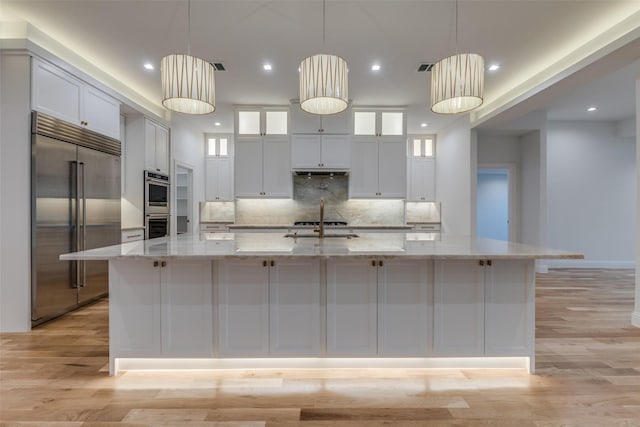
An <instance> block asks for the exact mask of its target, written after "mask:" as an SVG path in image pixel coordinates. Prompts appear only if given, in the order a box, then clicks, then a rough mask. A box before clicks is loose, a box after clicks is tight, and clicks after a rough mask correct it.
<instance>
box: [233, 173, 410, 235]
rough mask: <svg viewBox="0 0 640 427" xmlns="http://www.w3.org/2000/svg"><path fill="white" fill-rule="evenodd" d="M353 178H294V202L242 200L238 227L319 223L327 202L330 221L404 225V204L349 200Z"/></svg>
mask: <svg viewBox="0 0 640 427" xmlns="http://www.w3.org/2000/svg"><path fill="white" fill-rule="evenodd" d="M348 194H349V178H348V177H346V176H335V177H333V178H332V179H331V178H329V177H326V176H311V177H310V178H309V177H306V176H294V177H293V199H238V200H236V223H237V224H265V225H266V224H293V222H294V221H317V220H318V219H319V217H320V207H319V206H320V199H321V198H322V199H324V202H325V211H324V212H325V213H324V217H325V220H327V221H332V220H333V221H347V222H348V223H349V224H351V225H402V224H404V200H368V199H367V200H364V199H351V200H349V199H348Z"/></svg>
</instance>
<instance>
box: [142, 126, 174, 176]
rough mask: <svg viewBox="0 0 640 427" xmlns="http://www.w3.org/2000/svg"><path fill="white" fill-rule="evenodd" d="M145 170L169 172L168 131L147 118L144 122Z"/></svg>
mask: <svg viewBox="0 0 640 427" xmlns="http://www.w3.org/2000/svg"><path fill="white" fill-rule="evenodd" d="M144 147H145V159H144V166H145V169H146V170H151V171H155V172H159V173H162V174H165V175H168V174H169V131H168V130H167V128H165V127H164V126H161V125H159V124H157V123H155V122H153V121H151V120H149V119H145V123H144Z"/></svg>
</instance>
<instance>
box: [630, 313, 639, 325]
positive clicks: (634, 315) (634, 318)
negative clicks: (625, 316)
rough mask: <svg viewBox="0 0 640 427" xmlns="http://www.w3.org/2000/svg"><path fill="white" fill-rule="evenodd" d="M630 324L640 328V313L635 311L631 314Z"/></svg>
mask: <svg viewBox="0 0 640 427" xmlns="http://www.w3.org/2000/svg"><path fill="white" fill-rule="evenodd" d="M631 324H632V325H633V326H635V327H638V328H640V311H635V312H633V313H632V314H631Z"/></svg>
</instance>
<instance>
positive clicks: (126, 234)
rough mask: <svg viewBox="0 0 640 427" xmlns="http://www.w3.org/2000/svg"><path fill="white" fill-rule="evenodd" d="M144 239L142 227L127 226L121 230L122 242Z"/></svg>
mask: <svg viewBox="0 0 640 427" xmlns="http://www.w3.org/2000/svg"><path fill="white" fill-rule="evenodd" d="M138 240H144V228H129V229H127V230H123V231H122V238H121V241H122V243H129V242H137V241H138Z"/></svg>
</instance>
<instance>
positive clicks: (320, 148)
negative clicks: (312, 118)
mask: <svg viewBox="0 0 640 427" xmlns="http://www.w3.org/2000/svg"><path fill="white" fill-rule="evenodd" d="M291 166H292V168H293V169H294V170H296V169H298V170H314V169H318V170H322V169H330V170H348V169H349V167H350V166H351V146H350V144H349V135H304V134H303V135H293V136H292V137H291Z"/></svg>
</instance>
